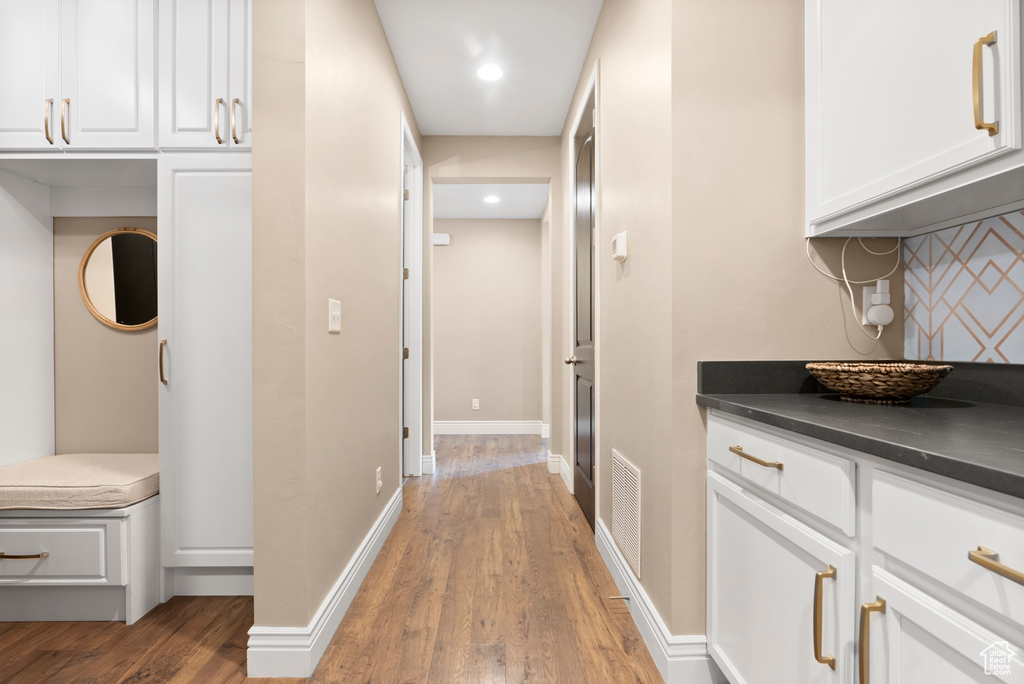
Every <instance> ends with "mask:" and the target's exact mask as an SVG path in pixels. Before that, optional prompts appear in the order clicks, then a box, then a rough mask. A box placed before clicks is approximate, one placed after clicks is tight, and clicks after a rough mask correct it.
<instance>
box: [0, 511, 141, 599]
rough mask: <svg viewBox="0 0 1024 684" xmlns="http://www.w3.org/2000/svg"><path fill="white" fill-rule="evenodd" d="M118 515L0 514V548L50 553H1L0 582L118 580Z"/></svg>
mask: <svg viewBox="0 0 1024 684" xmlns="http://www.w3.org/2000/svg"><path fill="white" fill-rule="evenodd" d="M123 526H124V522H123V521H122V520H116V519H115V520H103V519H92V520H67V519H60V518H17V519H9V520H0V551H2V552H3V553H6V554H11V555H34V554H38V553H40V552H46V553H47V554H49V555H48V556H47V557H46V558H42V559H39V560H11V559H0V586H3V585H9V584H18V585H25V584H47V585H54V584H123V582H122V577H123V572H122V570H123V569H122V567H121V546H122V538H121V537H122V530H123Z"/></svg>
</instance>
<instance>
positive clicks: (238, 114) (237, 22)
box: [228, 0, 252, 150]
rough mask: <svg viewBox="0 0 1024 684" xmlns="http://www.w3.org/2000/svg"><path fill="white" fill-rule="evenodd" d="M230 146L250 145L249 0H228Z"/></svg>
mask: <svg viewBox="0 0 1024 684" xmlns="http://www.w3.org/2000/svg"><path fill="white" fill-rule="evenodd" d="M230 2H231V6H230V10H229V15H230V21H229V28H230V32H231V33H230V36H229V38H228V45H229V47H230V59H229V60H228V65H229V68H230V74H229V78H228V103H229V104H230V106H231V112H230V121H231V146H232V147H237V148H239V149H250V150H251V149H252V0H230Z"/></svg>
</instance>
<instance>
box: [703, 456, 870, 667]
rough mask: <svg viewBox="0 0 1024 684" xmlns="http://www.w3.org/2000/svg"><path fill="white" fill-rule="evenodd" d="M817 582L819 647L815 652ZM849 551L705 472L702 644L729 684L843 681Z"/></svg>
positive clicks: (851, 583) (849, 620)
mask: <svg viewBox="0 0 1024 684" xmlns="http://www.w3.org/2000/svg"><path fill="white" fill-rule="evenodd" d="M830 566H831V567H832V568H835V576H834V577H832V578H828V579H822V580H820V586H821V594H820V600H821V606H822V623H821V624H822V629H821V642H820V643H821V649H820V650H821V655H822V656H823V657H824V656H828V655H831V656H833V657H834V658H835V665H836V669H835V670H832V669H831V668H830V667H829V666H828V665H827V664H822V663H820V662H818V660H817V659H816V657H815V629H814V622H815V607H816V606H815V598H816V593H817V592H816V586H815V585H816V583H818V582H819V580H818V576H817V575H818V573H819V572H827V571H828V570H829V568H830ZM855 574H856V563H855V556H854V553H853V552H852V551H850V550H849V549H846V548H843V547H842V546H839V545H838V544H835V543H833V542H831V541H829V540H828V539H826V538H824V537H823V536H821V535H820V534H818V533H816V532H814V531H813V530H811V529H809V528H807V527H806V526H804V525H803V524H801V523H799V522H797V521H796V520H794V519H792V518H791V517H789V516H786V515H785V514H783V513H781V512H779V511H778V510H776V509H774V508H772V507H770V506H769V505H767V504H765V503H764V502H763V501H761V500H760V499H758V498H757V497H755V496H752V495H751V494H750V493H749V492H747V491H745V490H742V489H741V488H740V487H739V486H737V485H735V484H733V483H732V482H729V481H727V480H726V479H724V478H723V477H721V476H720V475H718V474H717V473H714V472H709V473H708V650H709V652H710V653H711V656H712V657H713V658H714V659H715V662H716V663H717V664H718V666H719V667H720V668H721V669H722V671H723V672H724V673H725V674H726V676H727V677H729V681H730V682H731V683H732V684H778V683H779V682H786V684H849V683H850V682H851V681H852V678H853V672H854V669H853V657H854V648H853V646H854V636H853V625H854V621H855V616H854V607H855V604H854V601H855V596H854V591H855V587H856V584H857V581H856V576H855Z"/></svg>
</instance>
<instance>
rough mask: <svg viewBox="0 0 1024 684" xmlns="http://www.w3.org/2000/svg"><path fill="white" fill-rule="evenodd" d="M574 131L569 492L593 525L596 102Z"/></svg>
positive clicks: (589, 106)
mask: <svg viewBox="0 0 1024 684" xmlns="http://www.w3.org/2000/svg"><path fill="white" fill-rule="evenodd" d="M584 111H585V114H584V115H583V118H582V119H581V121H580V125H579V128H578V129H577V132H576V145H575V148H576V174H575V176H576V180H575V185H574V187H573V205H574V207H573V211H574V212H575V219H576V220H575V230H576V235H575V241H576V249H575V252H576V288H575V292H576V294H575V306H574V309H575V311H576V325H575V326H574V327H575V331H576V333H575V338H576V339H575V340H574V343H573V355H572V356H571V357H570V358H569V359H568V360H567V361H568V363H569V364H570V365H571V366H572V368H573V370H574V373H573V391H574V392H575V395H576V402H575V404H576V409H575V416H574V417H573V418H574V419H573V432H574V443H575V454H576V456H575V467H574V468H573V493H574V494H575V496H576V501H578V502H579V504H580V508H581V509H583V515H585V516H586V518H587V522H589V523H590V526H591V527H594V458H595V454H594V433H595V425H594V385H595V378H594V209H595V206H594V192H595V188H594V102H593V95H591V99H590V101H589V102H588V103H587V104H586V105H585V109H584Z"/></svg>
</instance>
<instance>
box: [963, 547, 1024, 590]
mask: <svg viewBox="0 0 1024 684" xmlns="http://www.w3.org/2000/svg"><path fill="white" fill-rule="evenodd" d="M998 555H999V552H998V551H993V550H992V549H986V548H985V547H984V546H979V547H978V550H977V551H968V552H967V558H968V559H970V561H971V562H972V563H977V564H978V565H980V566H981V567H983V568H985V569H986V570H991V571H992V572H994V573H996V574H997V575H1002V576H1003V577H1005V578H1006V579H1008V580H1011V581H1013V582H1016V583H1017V584H1024V572H1021V571H1020V570H1014V569H1013V568H1011V567H1009V566H1006V565H1003V564H1002V563H1000V562H999V561H997V560H996V559H995V557H996V556H998Z"/></svg>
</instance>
